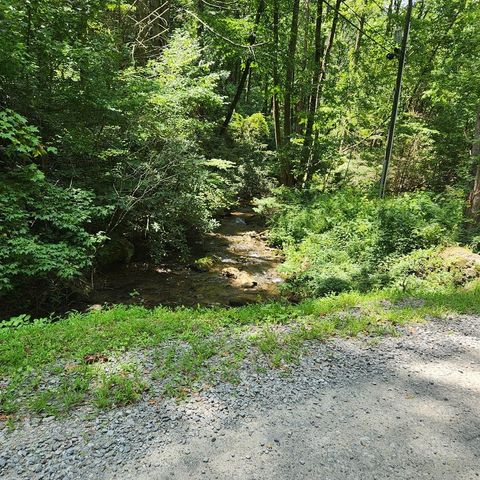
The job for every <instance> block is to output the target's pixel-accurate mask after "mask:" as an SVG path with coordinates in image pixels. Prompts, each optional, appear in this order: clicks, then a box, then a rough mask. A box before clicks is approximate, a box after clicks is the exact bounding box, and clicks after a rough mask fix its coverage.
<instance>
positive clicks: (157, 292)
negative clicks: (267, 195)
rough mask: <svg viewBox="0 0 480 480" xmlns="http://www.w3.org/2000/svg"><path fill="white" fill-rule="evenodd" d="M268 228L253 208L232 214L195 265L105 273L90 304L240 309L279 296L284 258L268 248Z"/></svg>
mask: <svg viewBox="0 0 480 480" xmlns="http://www.w3.org/2000/svg"><path fill="white" fill-rule="evenodd" d="M264 230H265V226H264V225H263V224H262V222H261V221H260V219H259V218H258V216H257V215H255V213H254V212H253V211H252V210H251V209H249V208H242V209H238V210H236V211H233V212H231V213H230V214H228V215H227V216H225V217H223V218H222V219H221V221H220V226H219V227H218V229H217V230H216V231H215V232H213V233H211V234H209V235H208V236H207V237H206V239H205V241H204V244H203V248H202V253H201V254H200V255H199V256H198V258H197V261H196V262H195V261H194V262H190V263H189V264H177V263H174V264H161V265H151V264H144V263H131V264H129V265H127V266H124V267H122V268H119V269H116V270H115V271H112V272H109V273H107V274H102V275H100V276H99V277H98V278H97V281H96V290H95V293H94V294H93V295H92V297H91V303H92V304H94V305H102V304H104V303H109V304H112V303H124V304H132V303H136V304H144V305H145V306H148V307H152V306H155V305H169V306H180V305H184V306H196V305H202V306H210V305H227V306H239V305H244V304H247V303H254V302H261V301H265V300H267V299H273V298H276V297H277V296H278V295H279V290H278V285H279V283H281V282H282V279H281V278H280V277H279V275H278V273H277V271H276V268H277V267H278V265H279V264H280V263H281V261H282V256H281V253H280V252H279V251H278V250H276V249H273V248H270V247H268V246H267V244H266V241H265V234H264ZM199 259H201V260H199Z"/></svg>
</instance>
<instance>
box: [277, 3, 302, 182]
mask: <svg viewBox="0 0 480 480" xmlns="http://www.w3.org/2000/svg"><path fill="white" fill-rule="evenodd" d="M299 10H300V0H293V8H292V23H291V27H290V41H289V44H288V52H287V62H286V64H287V65H286V67H287V68H286V78H285V100H284V104H283V137H284V138H283V148H282V152H281V157H282V159H281V163H282V165H281V175H280V177H281V178H280V180H281V182H282V183H283V184H284V185H287V186H292V185H293V184H294V183H295V179H294V177H293V172H292V161H291V158H290V155H291V152H290V137H291V135H292V126H293V120H292V96H293V84H294V78H295V54H296V52H297V39H298V15H299Z"/></svg>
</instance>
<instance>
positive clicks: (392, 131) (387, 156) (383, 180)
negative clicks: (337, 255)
mask: <svg viewBox="0 0 480 480" xmlns="http://www.w3.org/2000/svg"><path fill="white" fill-rule="evenodd" d="M412 8H413V0H408V5H407V13H406V16H405V25H404V27H403V38H402V47H401V50H400V53H399V57H398V70H397V82H396V84H395V94H394V96H393V105H392V115H391V117H390V126H389V128H388V137H387V148H386V150H385V158H384V160H383V169H382V177H381V179H380V198H383V197H384V196H385V185H386V183H387V174H388V165H389V164H390V159H391V158H392V149H393V137H394V134H395V123H396V121H397V114H398V103H399V101H400V91H401V89H402V76H403V68H404V67H405V58H406V54H407V43H408V33H409V32H410V20H411V18H412Z"/></svg>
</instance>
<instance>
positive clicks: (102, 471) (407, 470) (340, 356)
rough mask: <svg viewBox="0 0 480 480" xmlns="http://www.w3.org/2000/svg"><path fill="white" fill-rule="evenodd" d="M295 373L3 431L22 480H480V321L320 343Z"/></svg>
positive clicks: (6, 464)
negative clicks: (380, 337)
mask: <svg viewBox="0 0 480 480" xmlns="http://www.w3.org/2000/svg"><path fill="white" fill-rule="evenodd" d="M309 350H310V353H309V355H306V356H305V357H304V358H303V360H302V362H301V364H300V365H299V366H298V367H296V368H295V369H294V371H293V373H292V374H290V375H286V374H284V373H282V372H281V371H269V372H266V373H257V372H255V371H254V370H253V369H249V368H248V366H247V367H246V368H245V370H244V371H242V372H241V376H242V382H241V383H240V384H239V385H236V386H232V385H228V384H220V385H217V386H214V387H211V388H210V389H208V390H204V391H202V392H201V393H199V394H197V395H195V396H193V397H191V398H189V399H188V401H186V402H182V403H180V404H176V403H175V402H173V401H168V402H165V401H158V402H157V403H153V402H146V401H145V402H142V403H139V404H136V405H134V406H130V407H128V408H123V409H117V410H113V411H109V412H105V413H101V414H100V415H96V416H91V415H90V416H89V415H87V414H86V413H85V412H81V411H79V412H77V413H75V414H73V415H72V416H70V417H69V418H67V419H63V420H56V419H53V418H46V419H30V420H26V421H25V422H24V423H23V425H22V426H20V427H19V428H17V429H16V430H15V431H13V432H8V431H7V429H6V428H3V429H2V430H0V477H1V478H3V479H4V480H9V479H29V480H34V479H82V480H83V479H99V480H100V479H102V480H103V479H119V480H120V479H122V480H125V479H130V478H132V479H135V480H147V479H148V480H154V479H182V480H183V479H189V478H192V479H248V480H253V479H259V480H260V479H261V480H268V479H275V480H283V479H286V480H288V479H292V480H293V479H295V480H298V479H322V480H340V479H341V480H346V479H356V480H357V479H362V480H367V479H379V480H383V479H389V478H391V479H409V480H410V479H436V480H437V479H449V480H467V479H477V478H479V476H480V366H479V362H480V318H478V317H469V316H463V317H456V318H451V319H449V320H447V321H445V320H442V321H440V320H435V321H432V322H430V323H428V324H425V325H422V326H415V327H407V328H406V329H405V331H404V334H403V335H402V336H401V337H396V338H385V339H383V340H381V341H380V342H379V343H378V344H377V343H376V342H374V341H372V339H368V338H366V339H357V340H334V341H331V342H327V343H314V344H311V345H310V346H309Z"/></svg>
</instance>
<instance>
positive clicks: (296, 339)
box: [0, 287, 480, 417]
mask: <svg viewBox="0 0 480 480" xmlns="http://www.w3.org/2000/svg"><path fill="white" fill-rule="evenodd" d="M406 297H408V296H407V295H405V294H399V293H395V292H385V291H382V292H374V293H369V294H359V293H356V292H350V293H345V294H342V295H338V296H332V297H325V298H321V299H317V300H308V301H305V302H303V303H301V304H299V305H291V304H283V303H270V304H261V305H249V306H245V307H240V308H231V309H221V308H215V309H207V308H203V309H177V310H170V309H167V308H155V309H152V310H148V309H146V308H143V307H138V306H132V307H127V306H117V307H115V308H112V309H109V310H104V311H100V312H91V313H87V314H79V313H75V314H71V315H70V316H69V317H67V318H65V319H63V320H61V321H58V322H56V323H52V324H46V325H42V324H31V325H25V326H21V327H19V328H16V329H13V328H3V329H0V381H1V382H2V384H3V385H4V386H5V388H3V389H2V390H1V391H0V414H2V415H3V416H4V417H5V416H7V417H8V416H12V415H15V414H20V413H22V412H28V411H30V412H36V413H39V414H44V415H61V414H65V413H67V412H68V411H69V410H71V409H72V408H74V407H76V406H78V405H81V404H85V403H87V404H90V405H93V406H94V407H96V408H111V407H113V406H116V405H125V404H127V403H131V402H134V401H137V400H138V399H139V398H141V396H142V395H149V393H148V392H149V390H148V389H149V384H152V383H155V385H157V386H158V385H159V386H160V389H156V390H155V391H156V392H158V391H160V394H161V395H162V396H174V397H182V396H184V395H186V394H188V393H189V392H190V391H192V390H193V389H195V388H198V387H199V386H201V385H202V384H208V383H211V382H216V381H231V382H234V381H236V380H238V368H239V366H240V365H241V364H242V362H243V361H244V359H245V358H246V357H247V356H248V355H250V356H252V352H253V358H252V359H253V361H254V362H256V368H258V370H259V371H263V370H264V369H265V368H272V367H273V368H288V365H290V364H292V363H294V362H296V361H297V360H298V358H299V357H300V355H301V353H302V350H303V347H304V345H305V342H307V341H312V340H325V339H328V338H329V337H331V336H334V335H337V336H343V337H349V336H356V335H359V334H367V335H371V336H381V335H392V334H393V335H394V334H396V333H397V329H396V327H397V326H398V325H404V324H406V323H408V322H419V321H422V320H424V319H425V318H427V317H441V316H443V315H446V314H448V313H480V287H476V288H471V289H468V290H455V291H445V292H438V293H435V294H432V293H430V294H420V293H418V294H415V295H414V297H415V298H416V299H420V300H422V302H420V303H419V304H417V305H416V306H415V305H413V306H411V305H410V304H409V303H408V302H403V303H401V302H400V301H401V300H402V299H405V298H406ZM397 302H400V304H398V305H397ZM136 352H139V353H141V352H150V354H151V356H153V361H154V368H153V370H151V371H150V370H148V371H147V369H146V368H145V366H144V365H143V364H142V361H141V358H142V355H137V354H136ZM86 355H105V356H106V357H107V359H108V361H107V362H105V363H101V362H97V363H95V362H94V363H88V362H86V361H85V356H86ZM139 359H140V360H139Z"/></svg>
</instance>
